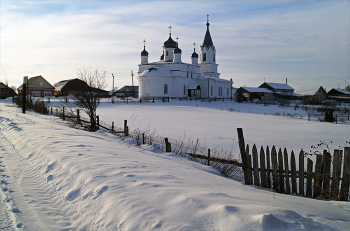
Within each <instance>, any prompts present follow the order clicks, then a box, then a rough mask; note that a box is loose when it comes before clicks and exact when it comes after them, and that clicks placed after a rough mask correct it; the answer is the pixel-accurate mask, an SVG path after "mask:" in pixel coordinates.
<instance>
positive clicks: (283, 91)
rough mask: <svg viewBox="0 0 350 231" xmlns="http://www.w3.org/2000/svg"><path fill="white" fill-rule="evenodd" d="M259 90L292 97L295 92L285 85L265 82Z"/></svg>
mask: <svg viewBox="0 0 350 231" xmlns="http://www.w3.org/2000/svg"><path fill="white" fill-rule="evenodd" d="M259 88H266V89H269V90H271V91H273V92H274V93H277V94H280V95H292V93H293V92H294V88H292V87H291V86H289V85H288V84H284V83H271V82H268V83H267V82H264V83H263V84H261V85H260V86H259Z"/></svg>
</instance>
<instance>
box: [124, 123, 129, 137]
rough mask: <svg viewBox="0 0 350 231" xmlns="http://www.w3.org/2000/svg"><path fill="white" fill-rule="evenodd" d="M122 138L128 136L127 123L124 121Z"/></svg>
mask: <svg viewBox="0 0 350 231" xmlns="http://www.w3.org/2000/svg"><path fill="white" fill-rule="evenodd" d="M124 136H129V134H128V121H127V120H124Z"/></svg>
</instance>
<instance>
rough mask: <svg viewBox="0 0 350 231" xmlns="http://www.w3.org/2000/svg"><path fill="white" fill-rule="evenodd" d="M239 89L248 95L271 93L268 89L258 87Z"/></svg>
mask: <svg viewBox="0 0 350 231" xmlns="http://www.w3.org/2000/svg"><path fill="white" fill-rule="evenodd" d="M239 89H244V90H246V91H247V92H250V93H271V94H272V93H273V92H272V91H270V90H269V89H266V88H260V87H240V88H239Z"/></svg>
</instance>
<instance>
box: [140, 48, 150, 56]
mask: <svg viewBox="0 0 350 231" xmlns="http://www.w3.org/2000/svg"><path fill="white" fill-rule="evenodd" d="M141 56H148V52H147V51H146V49H145V48H143V51H142V52H141Z"/></svg>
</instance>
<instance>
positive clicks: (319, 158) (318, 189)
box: [313, 155, 322, 198]
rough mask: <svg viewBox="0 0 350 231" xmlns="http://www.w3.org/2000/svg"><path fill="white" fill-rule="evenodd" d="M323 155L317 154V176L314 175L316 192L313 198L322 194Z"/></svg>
mask: <svg viewBox="0 0 350 231" xmlns="http://www.w3.org/2000/svg"><path fill="white" fill-rule="evenodd" d="M321 174H322V156H321V155H317V156H316V166H315V177H314V193H313V198H316V197H318V196H319V195H321V186H322V178H321Z"/></svg>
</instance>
